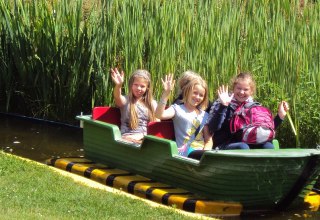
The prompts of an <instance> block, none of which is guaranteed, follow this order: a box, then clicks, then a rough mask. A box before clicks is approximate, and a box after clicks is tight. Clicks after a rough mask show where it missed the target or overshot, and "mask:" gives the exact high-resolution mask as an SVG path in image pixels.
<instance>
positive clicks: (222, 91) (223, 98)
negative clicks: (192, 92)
mask: <svg viewBox="0 0 320 220" xmlns="http://www.w3.org/2000/svg"><path fill="white" fill-rule="evenodd" d="M218 96H219V100H220V102H221V104H222V105H224V106H228V105H229V104H230V102H231V100H232V98H233V93H232V94H231V95H230V96H229V93H228V86H224V85H222V86H220V87H219V88H218Z"/></svg>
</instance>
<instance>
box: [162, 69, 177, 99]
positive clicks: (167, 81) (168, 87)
mask: <svg viewBox="0 0 320 220" xmlns="http://www.w3.org/2000/svg"><path fill="white" fill-rule="evenodd" d="M161 81H162V86H163V89H164V92H165V93H166V94H170V92H171V91H172V90H173V88H174V84H175V82H176V81H175V80H174V79H173V74H172V73H169V74H168V75H166V76H165V77H164V79H161Z"/></svg>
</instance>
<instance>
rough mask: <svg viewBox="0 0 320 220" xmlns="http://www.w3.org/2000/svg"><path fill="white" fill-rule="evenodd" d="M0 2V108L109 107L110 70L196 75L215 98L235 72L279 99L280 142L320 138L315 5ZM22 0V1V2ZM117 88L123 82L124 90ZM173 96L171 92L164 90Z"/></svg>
mask: <svg viewBox="0 0 320 220" xmlns="http://www.w3.org/2000/svg"><path fill="white" fill-rule="evenodd" d="M6 2H7V1H5V0H0V16H1V19H0V30H1V32H0V37H1V41H0V61H1V62H0V71H1V72H0V79H1V81H0V103H1V105H0V106H1V110H2V111H10V112H19V113H23V114H27V115H31V116H36V117H42V118H50V119H52V120H60V121H69V122H73V119H74V116H75V115H76V114H79V113H80V112H85V113H90V111H91V108H92V107H93V106H95V105H103V104H106V105H112V104H113V99H112V89H113V84H112V82H111V80H110V78H109V70H110V68H111V67H115V66H117V67H120V68H122V69H123V70H124V71H125V72H126V75H125V76H126V83H128V77H129V76H130V73H131V72H133V71H134V70H135V69H137V68H145V69H148V70H149V71H150V72H151V74H152V79H153V84H154V91H155V94H154V95H155V97H156V98H159V97H160V92H161V83H160V78H161V77H163V76H164V74H166V73H168V72H172V73H174V74H175V75H176V76H177V77H178V75H179V74H181V72H183V71H185V70H187V69H192V70H194V71H196V72H199V73H200V75H202V76H203V77H204V78H205V79H206V80H207V81H208V86H209V88H210V93H209V94H210V99H215V98H216V89H217V86H218V85H221V84H224V83H228V82H229V79H230V78H231V77H232V76H234V75H235V74H236V73H237V72H239V71H251V72H252V73H253V74H254V75H255V77H256V78H257V85H258V89H257V90H258V91H257V98H258V100H259V101H261V102H262V103H263V104H264V105H266V106H269V107H270V108H273V109H274V112H276V108H277V102H279V101H280V100H283V99H285V100H287V101H288V102H289V104H290V109H291V116H292V119H293V121H294V125H295V127H296V129H297V130H298V135H297V137H296V138H293V137H294V135H293V132H292V131H291V128H290V125H289V124H288V123H287V121H285V122H284V124H283V126H282V127H281V128H280V130H279V132H278V135H279V139H280V140H281V144H282V143H283V144H284V143H286V144H284V145H287V144H288V145H287V146H294V145H301V146H302V147H315V146H316V144H317V143H318V144H320V130H319V124H320V123H319V104H318V103H320V96H319V91H320V74H319V70H320V62H319V61H320V60H319V59H320V48H319V47H320V44H319V34H320V26H319V24H318V23H319V20H320V16H319V14H320V3H318V2H313V1H312V2H309V1H308V2H307V3H305V5H304V6H301V5H300V1H298V0H297V1H291V0H276V1H269V0H262V1H194V0H176V1H168V0H163V1H136V0H133V1H132V0H110V1H93V0H86V1H85V0H83V2H82V1H71V0H60V1H45V0H40V1H22V0H15V1H13V2H14V4H13V3H12V4H6ZM22 2H23V3H22ZM124 92H127V85H126V86H125V88H124ZM173 96H174V94H173Z"/></svg>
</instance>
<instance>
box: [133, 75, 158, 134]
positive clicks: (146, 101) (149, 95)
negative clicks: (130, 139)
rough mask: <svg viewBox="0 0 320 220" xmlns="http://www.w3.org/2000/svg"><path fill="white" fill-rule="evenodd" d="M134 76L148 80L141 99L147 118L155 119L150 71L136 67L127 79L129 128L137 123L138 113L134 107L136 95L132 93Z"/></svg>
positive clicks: (134, 126)
mask: <svg viewBox="0 0 320 220" xmlns="http://www.w3.org/2000/svg"><path fill="white" fill-rule="evenodd" d="M136 78H143V79H145V80H146V81H147V82H148V85H147V89H146V92H145V94H144V95H143V98H142V101H143V103H144V105H145V106H146V107H147V109H148V115H149V120H150V121H155V119H156V117H155V114H154V111H155V109H154V108H153V106H152V101H153V92H152V85H151V76H150V73H149V72H148V71H147V70H143V69H138V70H136V71H134V72H133V73H132V75H131V77H130V79H129V94H128V99H129V119H130V121H129V127H130V128H131V129H136V128H137V127H138V124H139V121H138V120H139V119H138V113H137V111H136V108H135V103H136V97H134V95H133V93H132V85H133V82H134V80H135V79H136Z"/></svg>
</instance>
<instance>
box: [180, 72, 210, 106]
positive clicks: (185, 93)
mask: <svg viewBox="0 0 320 220" xmlns="http://www.w3.org/2000/svg"><path fill="white" fill-rule="evenodd" d="M196 85H200V86H202V87H203V88H204V90H205V94H204V97H203V100H202V101H201V102H200V103H199V105H198V106H197V107H198V108H200V109H202V110H205V109H206V108H207V107H208V102H209V98H208V86H207V83H206V81H205V80H203V79H202V78H200V77H196V78H193V79H191V80H190V81H189V83H188V84H186V85H185V86H184V87H183V88H182V96H183V99H182V101H183V102H184V103H187V100H188V97H189V95H191V94H192V91H193V89H194V87H195V86H196Z"/></svg>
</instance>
